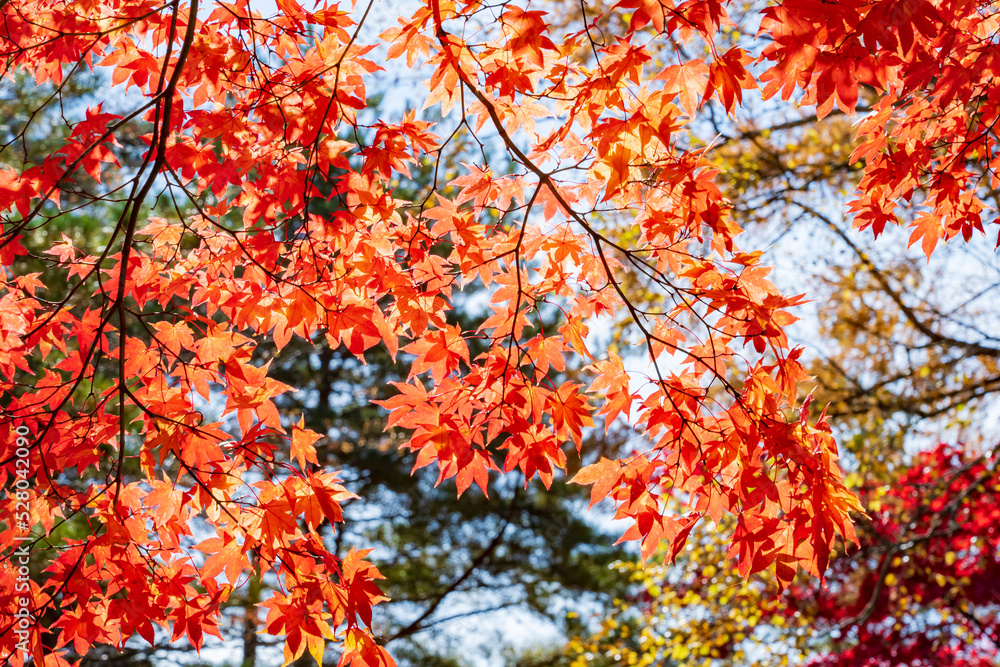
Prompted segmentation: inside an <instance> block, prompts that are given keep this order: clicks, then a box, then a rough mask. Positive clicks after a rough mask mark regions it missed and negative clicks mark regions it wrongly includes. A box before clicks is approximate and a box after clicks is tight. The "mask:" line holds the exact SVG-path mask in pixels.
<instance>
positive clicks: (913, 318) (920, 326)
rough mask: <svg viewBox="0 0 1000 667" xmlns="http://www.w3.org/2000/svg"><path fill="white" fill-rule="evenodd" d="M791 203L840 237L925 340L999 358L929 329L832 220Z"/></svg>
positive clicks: (999, 353)
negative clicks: (925, 337)
mask: <svg viewBox="0 0 1000 667" xmlns="http://www.w3.org/2000/svg"><path fill="white" fill-rule="evenodd" d="M791 203H792V204H794V205H795V206H797V207H799V208H800V209H802V210H803V211H805V212H806V213H808V214H809V215H811V216H813V217H815V218H816V219H817V220H820V221H821V222H823V224H825V225H826V226H827V227H829V228H830V230H831V231H833V232H834V233H835V234H836V235H837V236H838V237H840V239H841V240H842V241H843V242H844V243H845V244H846V245H847V247H849V248H850V249H851V250H852V251H853V252H854V254H855V255H856V256H857V258H858V260H859V261H860V262H861V263H862V265H864V267H865V268H867V269H868V270H869V271H870V272H871V274H872V275H873V276H874V277H875V280H877V281H878V283H879V285H881V286H882V289H883V290H885V293H886V294H887V295H888V296H889V298H890V299H892V302H893V303H895V304H896V306H897V307H898V308H899V310H900V311H901V312H902V313H903V315H904V316H905V317H906V319H907V321H909V322H910V324H912V325H913V327H914V328H915V329H916V330H917V331H919V332H920V333H922V334H924V335H925V336H927V338H928V339H930V340H931V342H934V343H942V344H947V345H949V346H951V347H959V348H963V349H965V350H968V351H969V352H970V353H971V354H973V355H977V356H989V357H1000V350H998V349H995V348H992V347H987V346H985V345H982V344H980V343H972V342H968V341H962V340H957V339H955V338H951V337H949V336H945V335H944V334H942V333H939V332H937V331H934V330H933V329H931V327H930V326H929V325H928V324H927V323H926V322H924V321H923V320H921V319H920V317H918V316H917V314H916V312H915V311H914V310H913V309H912V308H910V306H908V305H907V304H906V302H905V301H903V297H902V296H901V295H900V294H899V292H898V291H897V290H895V289H894V288H893V287H892V285H891V284H890V283H889V279H888V278H887V277H886V276H885V274H884V273H883V272H882V270H881V269H879V268H878V267H877V266H876V265H875V263H874V262H873V261H872V260H871V258H870V257H869V256H868V253H866V252H865V251H864V250H863V249H862V248H861V247H860V246H858V244H856V243H855V242H854V241H853V240H851V238H850V237H849V236H848V235H847V233H846V232H844V230H843V229H841V228H840V227H839V226H838V225H837V224H835V223H834V222H833V220H831V219H830V218H829V216H826V215H824V214H823V213H821V212H819V211H817V210H816V209H815V208H813V207H811V206H809V205H808V204H805V203H803V202H800V201H798V200H791Z"/></svg>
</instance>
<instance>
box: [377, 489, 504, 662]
mask: <svg viewBox="0 0 1000 667" xmlns="http://www.w3.org/2000/svg"><path fill="white" fill-rule="evenodd" d="M520 491H521V487H520V486H515V487H514V495H513V496H512V497H511V500H510V504H509V505H508V507H507V511H506V512H505V513H504V516H503V520H502V523H501V525H500V528H499V530H497V533H496V535H495V536H494V537H493V539H492V540H490V542H489V544H487V545H486V548H484V549H483V550H482V551H481V552H480V553H479V555H478V556H476V558H475V559H474V560H473V561H472V563H470V564H469V567H467V568H466V569H465V571H464V572H463V573H462V574H461V575H460V576H459V577H458V578H457V579H455V580H454V581H453V582H451V584H450V585H449V586H448V587H447V588H446V589H444V590H443V591H442V592H441V593H440V594H438V595H437V596H436V599H435V600H434V601H433V602H432V603H431V604H430V606H429V607H427V609H425V610H424V612H423V613H422V614H420V616H418V617H417V618H416V619H415V620H414V621H412V622H411V623H410V624H409V625H407V626H405V627H404V628H402V629H400V630H398V631H396V632H394V633H393V634H391V635H390V636H389V637H387V638H385V639H384V640H383V642H382V644H383V645H385V644H388V643H389V642H391V641H395V640H397V639H401V638H403V637H409V636H410V635H413V634H416V633H417V632H420V631H421V630H424V629H425V628H426V627H427V626H426V625H424V624H423V622H424V621H426V620H427V619H428V618H430V617H431V616H432V615H433V614H434V612H435V611H437V608H438V607H439V606H441V603H442V602H444V599H445V598H446V597H447V596H448V595H450V594H451V593H453V592H454V591H455V590H456V589H457V588H458V587H459V586H461V585H462V584H463V583H464V582H465V581H466V580H467V579H468V578H469V577H471V576H472V575H473V573H474V572H475V571H476V570H477V569H479V567H480V566H481V565H482V564H483V563H485V562H486V560H487V559H488V558H490V556H492V555H493V552H494V551H496V549H497V547H499V546H500V543H501V542H502V541H503V536H504V534H505V533H506V532H507V527H508V526H509V525H510V521H511V518H512V517H513V514H514V509H515V508H516V507H517V500H518V495H519V493H520Z"/></svg>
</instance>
